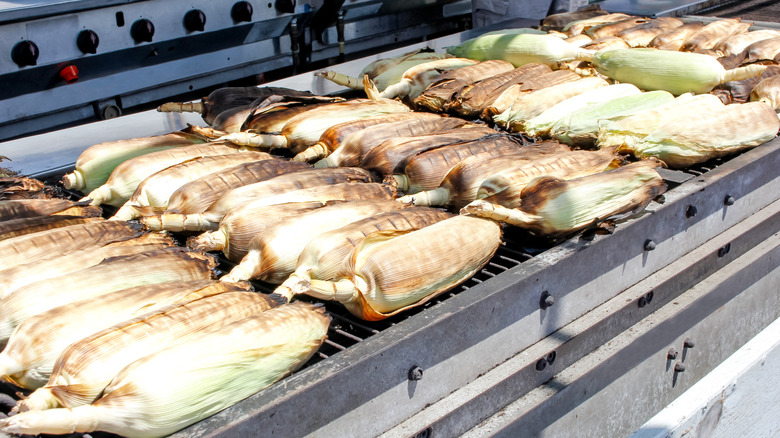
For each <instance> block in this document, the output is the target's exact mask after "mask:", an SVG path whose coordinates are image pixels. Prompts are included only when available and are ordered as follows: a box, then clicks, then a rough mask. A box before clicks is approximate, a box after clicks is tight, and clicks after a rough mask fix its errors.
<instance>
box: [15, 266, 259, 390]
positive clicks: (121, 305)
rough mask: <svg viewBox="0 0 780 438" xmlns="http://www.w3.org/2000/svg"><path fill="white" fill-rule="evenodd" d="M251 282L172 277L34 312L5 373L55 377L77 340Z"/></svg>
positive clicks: (28, 381)
mask: <svg viewBox="0 0 780 438" xmlns="http://www.w3.org/2000/svg"><path fill="white" fill-rule="evenodd" d="M248 288H249V284H242V285H239V284H233V283H224V282H221V281H216V280H193V281H172V282H165V283H158V284H150V285H146V286H139V287H132V288H129V289H121V290H118V291H116V292H111V293H108V294H106V295H103V296H100V297H97V298H88V299H85V300H79V301H75V302H72V303H70V304H65V305H63V306H59V307H55V308H53V309H50V310H47V311H45V312H43V313H40V314H38V315H35V316H32V317H30V318H28V319H27V320H25V321H24V322H23V323H21V324H20V325H19V326H18V327H17V328H16V329H15V330H14V332H13V334H12V335H11V338H10V339H9V340H8V345H7V346H6V348H5V350H3V351H2V353H0V376H1V377H4V378H5V380H7V381H9V382H11V383H13V384H14V385H17V386H19V387H22V388H26V389H37V388H40V387H41V386H43V385H45V384H46V382H48V381H49V377H50V376H51V372H52V369H53V367H54V363H55V362H56V360H57V357H59V355H60V353H61V352H62V351H64V350H65V348H67V347H68V345H70V344H72V343H74V342H78V341H79V340H81V339H83V338H86V337H87V336H89V335H91V334H93V333H97V332H99V331H101V330H105V329H107V328H109V327H111V326H113V325H115V324H119V323H121V322H123V321H126V320H128V319H131V318H135V317H138V316H140V315H143V314H145V313H148V312H151V311H153V310H155V309H159V308H161V307H166V306H169V305H172V304H175V303H183V302H187V301H190V300H193V299H196V298H199V297H202V296H209V295H215V294H219V293H222V292H227V291H236V290H248ZM78 315H90V316H89V318H83V317H81V316H78Z"/></svg>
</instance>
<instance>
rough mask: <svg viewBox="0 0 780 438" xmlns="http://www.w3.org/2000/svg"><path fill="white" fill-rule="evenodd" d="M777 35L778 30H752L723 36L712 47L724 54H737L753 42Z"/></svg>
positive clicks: (779, 32) (776, 36) (778, 34)
mask: <svg viewBox="0 0 780 438" xmlns="http://www.w3.org/2000/svg"><path fill="white" fill-rule="evenodd" d="M778 37H780V31H777V30H774V29H761V30H754V31H751V32H745V33H738V34H735V35H732V36H730V37H728V38H725V39H723V40H722V41H721V42H719V43H718V44H717V45H715V47H714V49H715V50H719V51H721V52H723V55H724V56H729V55H737V54H739V53H742V52H743V51H744V50H745V49H746V48H747V47H748V46H750V45H751V44H753V43H755V42H758V41H763V40H766V39H769V38H778Z"/></svg>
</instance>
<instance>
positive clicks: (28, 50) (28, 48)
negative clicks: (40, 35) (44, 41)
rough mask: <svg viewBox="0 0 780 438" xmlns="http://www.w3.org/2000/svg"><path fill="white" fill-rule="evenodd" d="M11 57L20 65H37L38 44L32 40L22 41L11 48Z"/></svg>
mask: <svg viewBox="0 0 780 438" xmlns="http://www.w3.org/2000/svg"><path fill="white" fill-rule="evenodd" d="M11 59H13V61H14V62H15V63H16V65H18V66H19V67H25V66H28V65H35V63H36V62H38V46H36V45H35V43H34V42H32V41H28V40H24V41H20V42H18V43H16V45H15V46H14V48H13V49H11Z"/></svg>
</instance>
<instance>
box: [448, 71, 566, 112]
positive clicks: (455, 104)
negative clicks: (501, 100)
mask: <svg viewBox="0 0 780 438" xmlns="http://www.w3.org/2000/svg"><path fill="white" fill-rule="evenodd" d="M551 71H552V70H551V69H550V67H548V66H547V65H544V64H537V63H530V64H525V65H522V66H520V67H517V68H515V69H514V70H510V71H508V72H505V73H499V74H497V75H494V76H491V77H489V78H485V79H483V80H481V81H479V82H476V83H474V84H470V85H467V86H466V87H463V88H462V89H460V90H458V91H457V92H456V93H455V94H454V95H453V96H452V99H451V100H450V101H449V102H447V103H446V104H445V105H444V108H443V109H444V111H446V112H448V113H450V114H455V115H458V116H461V117H471V118H474V117H478V116H479V115H480V114H482V111H484V110H485V109H486V108H487V107H488V106H490V104H492V103H493V101H494V100H495V99H496V98H497V97H498V96H500V95H501V93H503V92H504V90H506V89H507V88H509V87H511V86H512V85H516V84H523V83H524V82H526V81H528V80H531V79H533V78H535V77H538V76H540V75H543V74H545V73H549V72H551Z"/></svg>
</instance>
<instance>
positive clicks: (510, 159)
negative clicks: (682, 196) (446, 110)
mask: <svg viewBox="0 0 780 438" xmlns="http://www.w3.org/2000/svg"><path fill="white" fill-rule="evenodd" d="M613 155H614V151H613V150H602V151H599V152H588V151H571V152H563V153H560V154H547V155H546V156H545V155H542V156H539V155H537V156H535V157H534V156H526V157H523V156H522V155H519V154H514V155H512V156H506V157H496V158H491V159H478V158H477V159H475V158H469V159H466V160H463V161H462V162H460V163H459V164H458V165H457V166H455V167H453V168H452V170H450V171H449V173H447V176H446V177H445V178H444V181H442V183H441V185H440V186H439V187H437V188H436V189H434V190H429V191H426V192H421V193H416V194H414V195H410V196H409V198H405V197H402V198H399V201H407V200H408V201H410V202H413V203H414V204H415V205H443V206H447V207H450V208H452V209H460V208H462V207H464V206H466V204H468V203H470V202H471V201H473V200H475V199H482V198H485V197H489V196H493V197H496V196H500V197H502V199H503V198H504V197H507V198H511V197H514V196H515V193H517V192H519V191H520V190H521V189H522V188H523V186H524V185H525V184H527V183H528V181H530V180H531V179H533V178H535V177H537V176H542V175H550V176H556V177H560V178H564V179H571V178H576V177H579V176H582V175H589V174H591V173H595V172H601V171H603V170H604V169H606V168H608V167H609V166H610V165H611V164H612V162H613V159H614V156H613ZM497 203H500V204H501V205H506V204H505V203H504V202H497Z"/></svg>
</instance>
